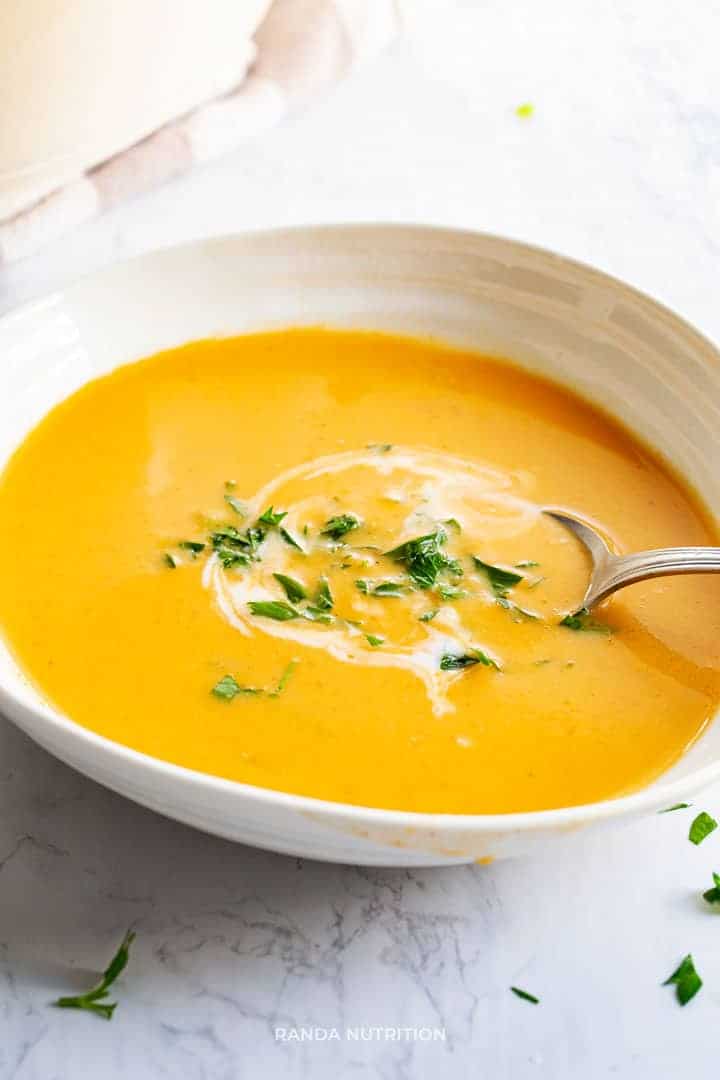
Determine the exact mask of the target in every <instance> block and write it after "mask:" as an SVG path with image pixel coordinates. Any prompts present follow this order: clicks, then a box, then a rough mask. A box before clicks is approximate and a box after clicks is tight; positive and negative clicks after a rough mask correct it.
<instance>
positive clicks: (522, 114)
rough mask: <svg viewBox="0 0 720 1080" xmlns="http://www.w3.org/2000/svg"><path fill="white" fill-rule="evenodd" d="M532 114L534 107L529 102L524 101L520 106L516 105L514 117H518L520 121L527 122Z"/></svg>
mask: <svg viewBox="0 0 720 1080" xmlns="http://www.w3.org/2000/svg"><path fill="white" fill-rule="evenodd" d="M534 112H535V106H534V105H533V104H532V102H530V101H524V102H523V103H522V105H517V106H516V107H515V115H516V116H517V117H519V118H520V120H529V119H530V117H531V116H532V115H533V113H534Z"/></svg>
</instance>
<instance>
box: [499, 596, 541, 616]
mask: <svg viewBox="0 0 720 1080" xmlns="http://www.w3.org/2000/svg"><path fill="white" fill-rule="evenodd" d="M495 602H496V603H497V604H498V606H499V607H501V608H504V609H505V610H506V611H509V612H510V614H511V615H512V618H513V622H523V621H524V620H525V619H539V618H540V616H539V615H538V614H537V613H536V612H535V611H529V610H528V608H524V607H520V605H519V604H516V603H515V601H514V600H510V599H509V598H508V597H507V596H498V597H496V600H495Z"/></svg>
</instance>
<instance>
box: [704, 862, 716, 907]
mask: <svg viewBox="0 0 720 1080" xmlns="http://www.w3.org/2000/svg"><path fill="white" fill-rule="evenodd" d="M712 877H713V881H714V882H715V884H714V885H713V887H712V889H708V890H707V892H704V893H703V900H707V902H708V904H720V874H716V873H715V871H714V870H713V876H712Z"/></svg>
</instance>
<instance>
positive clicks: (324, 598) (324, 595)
mask: <svg viewBox="0 0 720 1080" xmlns="http://www.w3.org/2000/svg"><path fill="white" fill-rule="evenodd" d="M333 602H334V601H333V596H332V593H331V592H330V583H329V582H328V579H327V578H326V577H323V578H320V584H319V585H318V590H317V593H316V595H315V607H317V608H319V610H320V611H332V606H333Z"/></svg>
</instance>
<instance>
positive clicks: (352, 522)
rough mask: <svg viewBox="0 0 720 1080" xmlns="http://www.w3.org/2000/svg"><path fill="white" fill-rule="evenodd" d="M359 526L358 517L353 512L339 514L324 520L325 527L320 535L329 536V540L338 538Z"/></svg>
mask: <svg viewBox="0 0 720 1080" xmlns="http://www.w3.org/2000/svg"><path fill="white" fill-rule="evenodd" d="M359 526H360V518H358V517H356V516H355V514H339V515H338V516H337V517H331V518H330V519H329V521H326V522H325V528H324V529H323V531H322V533H321V534H320V535H321V536H329V537H330V539H331V540H339V539H340V537H341V536H346V535H347V534H348V533H349V532H352V531H353V529H357V528H359Z"/></svg>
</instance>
